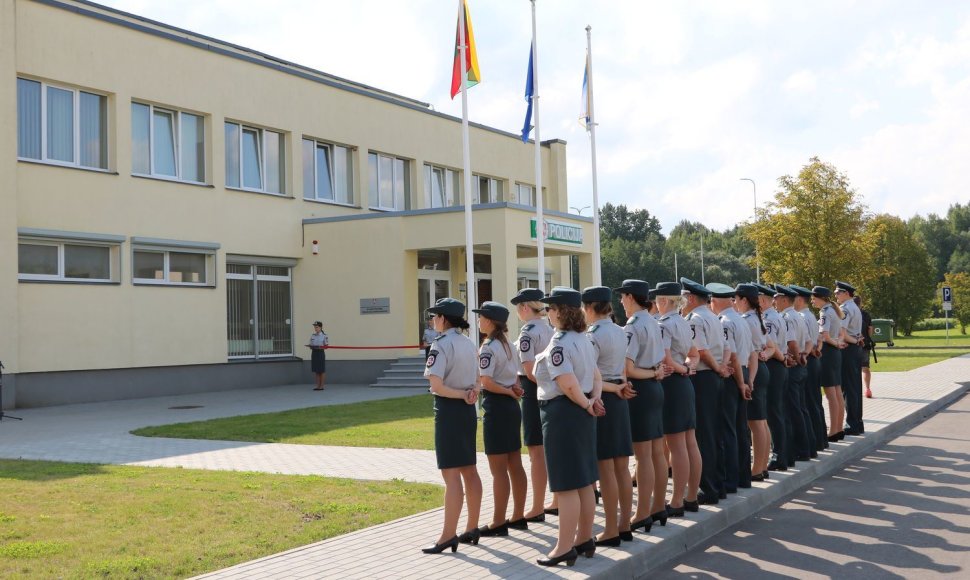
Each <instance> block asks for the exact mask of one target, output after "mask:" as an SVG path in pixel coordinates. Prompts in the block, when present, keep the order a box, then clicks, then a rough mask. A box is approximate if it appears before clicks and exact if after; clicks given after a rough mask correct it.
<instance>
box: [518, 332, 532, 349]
mask: <svg viewBox="0 0 970 580" xmlns="http://www.w3.org/2000/svg"><path fill="white" fill-rule="evenodd" d="M530 350H532V339H531V338H529V337H528V336H523V337H522V338H520V339H519V352H529V351H530Z"/></svg>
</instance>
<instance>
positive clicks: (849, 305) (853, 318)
mask: <svg viewBox="0 0 970 580" xmlns="http://www.w3.org/2000/svg"><path fill="white" fill-rule="evenodd" d="M839 306H840V307H841V308H842V312H843V313H844V314H845V318H844V319H843V320H842V326H844V327H845V333H846V334H848V335H849V336H851V337H853V338H858V337H861V336H862V311H861V310H859V307H858V306H856V304H855V302H854V301H852V300H846V301H845V302H843V303H842V304H839Z"/></svg>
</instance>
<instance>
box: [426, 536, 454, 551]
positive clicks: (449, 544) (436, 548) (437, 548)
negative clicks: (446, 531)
mask: <svg viewBox="0 0 970 580" xmlns="http://www.w3.org/2000/svg"><path fill="white" fill-rule="evenodd" d="M448 548H451V553H452V554H454V553H455V552H457V551H458V536H455V537H453V538H452V539H450V540H448V541H446V542H442V543H440V544H431V545H430V546H428V547H427V548H421V551H422V552H424V553H425V554H440V553H442V552H444V551H445V550H447V549H448Z"/></svg>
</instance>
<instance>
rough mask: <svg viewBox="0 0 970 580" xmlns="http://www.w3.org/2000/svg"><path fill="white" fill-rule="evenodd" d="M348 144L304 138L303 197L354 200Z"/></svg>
mask: <svg viewBox="0 0 970 580" xmlns="http://www.w3.org/2000/svg"><path fill="white" fill-rule="evenodd" d="M352 153H353V152H352V151H351V149H350V148H349V147H344V146H342V145H333V144H331V143H324V142H321V141H316V140H313V139H304V140H303V198H304V199H313V200H317V201H332V202H335V203H343V204H347V205H351V204H353V203H354V161H353V154H352Z"/></svg>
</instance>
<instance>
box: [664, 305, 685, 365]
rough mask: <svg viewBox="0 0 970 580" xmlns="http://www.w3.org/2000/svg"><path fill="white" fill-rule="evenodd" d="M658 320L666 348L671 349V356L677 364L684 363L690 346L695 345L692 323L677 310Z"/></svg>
mask: <svg viewBox="0 0 970 580" xmlns="http://www.w3.org/2000/svg"><path fill="white" fill-rule="evenodd" d="M657 322H659V323H660V328H661V329H662V330H663V341H664V348H669V349H670V358H672V359H673V361H674V362H675V363H677V364H684V361H685V360H686V359H687V353H688V352H690V347H691V346H693V345H694V337H693V336H692V335H691V332H690V324H687V321H686V320H684V317H683V316H681V315H679V314H677V313H676V312H668V313H667V314H664V315H663V316H661V317H660V320H658V321H657Z"/></svg>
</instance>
